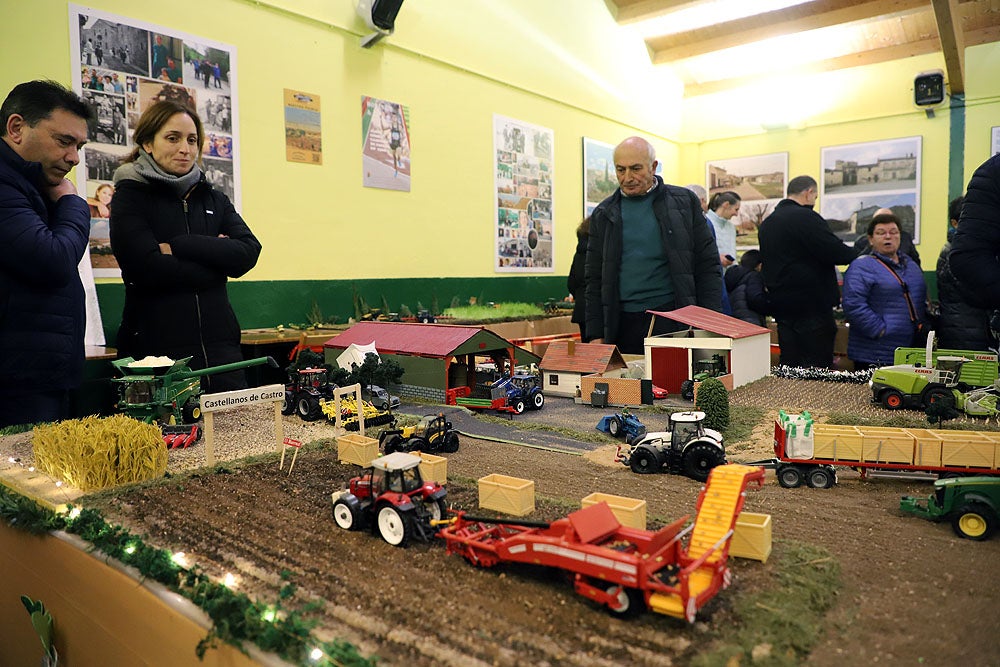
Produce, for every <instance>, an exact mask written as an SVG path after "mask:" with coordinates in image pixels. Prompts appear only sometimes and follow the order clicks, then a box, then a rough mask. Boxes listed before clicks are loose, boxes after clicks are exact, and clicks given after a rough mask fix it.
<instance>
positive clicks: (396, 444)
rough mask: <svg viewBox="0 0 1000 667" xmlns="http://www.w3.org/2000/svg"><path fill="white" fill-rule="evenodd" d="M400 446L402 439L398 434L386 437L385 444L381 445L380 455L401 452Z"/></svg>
mask: <svg viewBox="0 0 1000 667" xmlns="http://www.w3.org/2000/svg"><path fill="white" fill-rule="evenodd" d="M402 444H403V438H402V437H400V435H399V434H398V433H393V434H392V435H390V436H388V437H386V439H385V442H384V443H383V444H382V453H383V454H392V453H393V452H399V451H402Z"/></svg>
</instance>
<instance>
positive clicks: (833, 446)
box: [813, 424, 861, 461]
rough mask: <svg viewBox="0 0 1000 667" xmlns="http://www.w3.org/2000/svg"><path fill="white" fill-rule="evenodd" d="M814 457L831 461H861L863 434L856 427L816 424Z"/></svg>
mask: <svg viewBox="0 0 1000 667" xmlns="http://www.w3.org/2000/svg"><path fill="white" fill-rule="evenodd" d="M813 456H814V457H815V458H817V459H827V460H830V461H860V460H861V432H860V431H858V429H857V428H856V427H854V426H834V425H830V424H816V425H815V426H814V430H813Z"/></svg>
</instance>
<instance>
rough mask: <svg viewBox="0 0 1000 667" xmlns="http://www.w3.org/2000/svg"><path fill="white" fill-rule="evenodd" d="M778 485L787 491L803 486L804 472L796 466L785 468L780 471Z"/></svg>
mask: <svg viewBox="0 0 1000 667" xmlns="http://www.w3.org/2000/svg"><path fill="white" fill-rule="evenodd" d="M778 484H780V485H781V486H782V487H784V488H786V489H794V488H796V487H798V486H802V471H801V470H799V469H798V468H796V467H795V466H785V467H783V468H779V469H778Z"/></svg>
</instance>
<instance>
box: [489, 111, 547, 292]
mask: <svg viewBox="0 0 1000 667" xmlns="http://www.w3.org/2000/svg"><path fill="white" fill-rule="evenodd" d="M554 137H555V135H554V132H553V131H552V130H550V129H549V128H547V127H541V126H539V125H532V124H531V123H526V122H524V121H520V120H515V119H513V118H506V117H504V116H500V115H498V114H494V115H493V155H494V162H493V164H494V183H495V192H496V220H495V223H496V228H495V230H496V234H494V239H496V248H495V253H494V262H495V264H494V270H495V271H497V272H498V273H551V272H553V271H554V270H555V263H554V261H553V253H552V249H553V247H554V245H553V242H554V225H553V222H552V221H553V220H554V217H553V213H554V207H553V202H554V201H555V200H554V198H553V190H554V187H553V184H554V183H555V174H554V165H555V159H554V155H553V146H554V144H555V141H554Z"/></svg>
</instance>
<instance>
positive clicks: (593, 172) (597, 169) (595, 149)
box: [583, 137, 618, 217]
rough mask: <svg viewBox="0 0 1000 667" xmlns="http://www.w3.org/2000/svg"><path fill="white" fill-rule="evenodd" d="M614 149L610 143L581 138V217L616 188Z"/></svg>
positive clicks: (587, 213)
mask: <svg viewBox="0 0 1000 667" xmlns="http://www.w3.org/2000/svg"><path fill="white" fill-rule="evenodd" d="M614 151H615V147H614V146H612V145H611V144H606V143H604V142H602V141H597V140H596V139H588V138H587V137H584V138H583V217H587V216H588V215H590V213H591V212H592V211H593V210H594V209H595V208H597V205H598V204H600V203H601V202H602V201H604V200H605V199H607V198H608V197H610V196H611V195H613V194H614V193H615V190H617V189H618V177H617V176H615V161H614Z"/></svg>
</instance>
